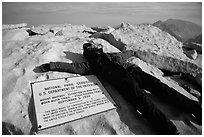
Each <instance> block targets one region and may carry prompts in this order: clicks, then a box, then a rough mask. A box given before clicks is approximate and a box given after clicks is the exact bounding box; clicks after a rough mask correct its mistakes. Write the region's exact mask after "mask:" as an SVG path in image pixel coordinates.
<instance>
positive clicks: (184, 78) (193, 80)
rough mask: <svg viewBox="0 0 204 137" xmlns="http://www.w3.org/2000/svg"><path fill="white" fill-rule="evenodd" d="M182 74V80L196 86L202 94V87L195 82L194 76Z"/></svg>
mask: <svg viewBox="0 0 204 137" xmlns="http://www.w3.org/2000/svg"><path fill="white" fill-rule="evenodd" d="M181 74H182V75H181V79H183V80H185V81H187V82H189V83H191V84H193V85H194V86H195V89H196V90H197V91H199V92H200V93H201V94H202V85H200V84H198V82H197V81H196V80H195V78H194V77H193V76H191V75H190V74H185V73H181Z"/></svg>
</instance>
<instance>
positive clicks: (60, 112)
mask: <svg viewBox="0 0 204 137" xmlns="http://www.w3.org/2000/svg"><path fill="white" fill-rule="evenodd" d="M30 85H31V89H32V92H33V97H34V103H35V110H36V117H37V123H38V129H39V130H41V129H45V128H48V127H51V126H55V125H58V124H62V123H65V122H69V121H73V120H77V119H80V118H84V117H87V116H90V115H93V114H97V113H100V112H103V111H107V110H111V109H114V108H116V105H115V102H114V101H113V99H112V98H111V96H110V95H109V94H108V92H107V91H106V89H105V88H104V87H103V85H102V84H101V82H100V81H99V80H98V78H97V77H96V76H94V75H89V76H79V77H71V78H60V79H54V80H48V81H40V82H31V84H30Z"/></svg>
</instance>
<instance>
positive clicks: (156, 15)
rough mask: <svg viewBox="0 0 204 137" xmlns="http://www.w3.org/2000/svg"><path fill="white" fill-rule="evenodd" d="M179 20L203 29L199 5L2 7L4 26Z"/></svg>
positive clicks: (88, 24) (130, 4)
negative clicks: (192, 23) (17, 24)
mask: <svg viewBox="0 0 204 137" xmlns="http://www.w3.org/2000/svg"><path fill="white" fill-rule="evenodd" d="M170 18H171V19H181V20H186V21H191V22H194V23H196V24H198V25H200V26H201V25H202V3H201V2H200V3H190V2H186V3H185V2H180V3H178V2H174V3H167V2H165V3H158V2H144V3H143V2H142V3H141V2H140V3H139V2H129V3H126V2H111V3H110V2H104V3H102V2H100V3H99V2H96V3H94V2H91V3H90V2H85V3H82V2H77V3H73V2H67V3H65V2H63V3H62V2H59V3H53V2H45V3H40V2H34V3H33V2H32V3H31V2H28V3H21V2H16V3H8V2H3V3H2V22H3V24H16V23H24V22H25V23H28V25H29V26H38V25H41V24H65V23H69V24H83V25H86V26H96V25H98V26H107V25H109V26H115V25H119V24H120V23H122V22H128V23H131V24H139V23H154V22H156V21H158V20H163V21H165V20H167V19H170Z"/></svg>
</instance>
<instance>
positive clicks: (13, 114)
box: [2, 24, 202, 135]
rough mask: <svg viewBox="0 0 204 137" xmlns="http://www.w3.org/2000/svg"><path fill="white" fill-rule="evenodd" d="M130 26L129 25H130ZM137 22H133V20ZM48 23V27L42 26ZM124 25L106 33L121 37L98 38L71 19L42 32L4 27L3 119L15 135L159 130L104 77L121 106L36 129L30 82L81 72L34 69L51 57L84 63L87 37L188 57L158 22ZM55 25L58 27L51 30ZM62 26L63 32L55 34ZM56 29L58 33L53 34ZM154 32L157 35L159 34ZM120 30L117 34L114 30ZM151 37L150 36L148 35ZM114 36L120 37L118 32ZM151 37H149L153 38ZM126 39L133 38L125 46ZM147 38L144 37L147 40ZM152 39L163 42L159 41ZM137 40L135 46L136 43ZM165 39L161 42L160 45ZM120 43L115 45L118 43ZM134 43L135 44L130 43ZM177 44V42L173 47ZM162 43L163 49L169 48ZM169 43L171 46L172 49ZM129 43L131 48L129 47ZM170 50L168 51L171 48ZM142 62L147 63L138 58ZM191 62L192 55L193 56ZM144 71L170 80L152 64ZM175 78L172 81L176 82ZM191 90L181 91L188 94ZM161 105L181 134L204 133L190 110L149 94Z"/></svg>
mask: <svg viewBox="0 0 204 137" xmlns="http://www.w3.org/2000/svg"><path fill="white" fill-rule="evenodd" d="M124 25H125V24H124ZM130 26H131V25H130ZM40 27H42V26H40ZM127 29H129V30H123V31H121V32H120V28H118V29H117V28H116V29H108V31H107V34H105V33H106V32H105V33H104V32H102V33H104V35H105V36H106V35H107V36H111V37H110V38H112V36H115V35H116V34H118V36H120V42H118V43H119V45H118V46H116V44H114V42H116V43H117V41H118V39H116V38H115V39H110V40H112V41H113V43H112V42H110V40H107V41H105V40H104V39H101V38H93V37H91V38H90V36H91V34H90V33H87V32H94V30H92V29H91V28H88V27H86V26H74V25H70V24H62V25H43V29H39V28H38V27H36V29H35V28H33V30H38V31H36V34H37V33H40V34H42V35H29V32H28V30H31V29H30V28H28V29H23V28H21V29H10V30H3V33H2V35H3V38H2V41H3V42H2V51H3V52H2V122H3V132H4V133H5V134H6V133H10V134H69V135H75V134H77V135H80V134H83V135H85V134H88V135H92V134H94V135H98V134H113V135H114V134H119V135H132V134H158V133H157V132H156V131H155V130H154V127H152V126H151V125H150V124H149V123H148V122H147V121H146V120H145V119H143V118H142V117H141V115H140V114H139V113H137V112H136V111H135V110H134V109H133V108H132V106H130V105H129V104H128V103H127V102H126V101H125V100H124V99H123V98H122V97H121V96H120V95H119V94H118V92H117V90H116V89H114V88H113V87H112V86H111V85H110V84H108V83H107V82H106V81H104V80H101V81H102V83H103V85H104V86H105V88H106V89H107V90H108V92H109V93H110V94H111V96H112V97H114V100H115V102H116V103H117V105H118V106H119V107H118V108H117V109H115V110H111V111H107V112H103V113H100V114H97V115H93V116H90V117H87V118H84V119H80V120H76V121H73V122H69V123H64V124H62V125H58V126H55V127H51V128H48V129H45V130H41V131H38V132H36V120H35V113H34V111H33V109H34V105H33V98H32V93H31V90H30V87H29V82H30V81H40V80H47V79H56V78H61V77H68V76H77V74H71V73H62V72H47V73H35V72H34V71H33V69H34V68H35V66H39V65H41V64H43V63H47V62H50V61H62V62H68V63H71V62H82V61H84V60H85V59H84V57H83V55H82V52H83V50H82V45H83V43H85V42H86V41H90V40H91V41H93V42H95V43H99V44H102V45H103V48H104V51H105V52H120V50H119V49H121V48H123V46H124V45H127V44H128V43H127V42H130V43H131V42H132V43H134V41H135V43H137V42H138V43H137V44H138V45H137V46H135V47H133V45H132V47H131V46H130V47H129V48H130V49H131V48H132V49H141V50H144V51H149V50H150V51H154V50H156V49H157V52H156V53H157V54H158V55H161V54H162V55H163V54H164V55H166V56H173V55H175V56H173V57H175V58H179V59H182V60H190V59H188V58H187V57H186V56H185V55H184V54H183V52H181V53H179V51H181V46H182V44H181V43H179V42H178V41H175V40H174V38H173V37H170V36H169V34H167V33H164V32H162V31H161V30H159V29H156V28H154V27H152V26H137V27H132V29H133V30H131V27H130V28H127ZM50 30H52V32H51V31H50ZM60 30H62V33H63V35H60V36H55V34H56V33H57V32H58V31H60ZM129 31H135V33H134V35H135V36H137V37H138V38H139V39H135V37H134V35H133V34H131V33H130V34H131V35H133V36H132V37H131V36H130V37H128V35H127V34H128V33H129ZM53 32H54V33H53ZM157 32H159V33H157ZM153 33H154V34H153ZM113 34H114V35H113ZM148 37H149V38H148ZM113 38H114V37H113ZM147 39H149V41H150V42H148V40H147ZM124 40H126V42H123V43H127V44H124V45H120V44H121V43H122V42H121V41H124ZM142 40H143V42H142ZM152 41H155V43H157V44H158V46H154V45H153V44H154V43H152ZM135 43H134V45H135ZM159 43H160V44H159ZM113 45H114V46H116V47H114V46H113ZM130 45H131V44H130ZM172 46H175V48H174V47H172ZM158 47H160V48H162V49H163V51H164V53H163V52H161V51H160V50H159V49H158ZM167 47H169V48H167ZM127 48H128V47H127ZM167 49H168V50H167ZM135 60H137V61H138V62H143V61H141V60H139V59H135ZM190 61H191V60H190ZM138 65H139V66H141V67H142V68H143V70H144V71H146V72H148V73H152V74H154V75H156V76H157V75H158V76H159V77H161V79H164V81H169V80H167V79H165V77H163V76H162V75H163V72H161V71H160V70H159V69H158V68H155V67H154V66H152V65H150V64H149V63H144V62H143V63H139V64H138ZM170 83H172V82H170ZM176 86H177V87H178V88H182V87H180V86H179V85H178V84H176ZM184 90H185V89H183V88H182V90H179V91H180V92H182V93H184V92H185V93H186V91H184ZM186 95H187V96H188V97H189V98H192V99H196V98H195V97H197V96H193V95H191V94H187V93H186ZM149 96H150V98H151V99H152V100H153V101H154V102H155V104H156V105H157V106H158V107H159V108H160V109H161V111H162V112H163V113H165V114H166V115H167V117H168V118H169V119H170V120H171V121H173V123H174V124H175V125H176V126H177V128H178V130H179V132H180V134H201V132H202V131H201V129H202V126H198V125H197V124H195V123H193V122H190V121H191V119H190V118H189V117H190V116H188V115H187V114H185V113H183V112H181V111H180V110H178V109H176V108H175V107H174V106H171V105H169V104H166V103H164V102H161V101H160V100H158V99H157V98H155V97H153V96H152V95H149Z"/></svg>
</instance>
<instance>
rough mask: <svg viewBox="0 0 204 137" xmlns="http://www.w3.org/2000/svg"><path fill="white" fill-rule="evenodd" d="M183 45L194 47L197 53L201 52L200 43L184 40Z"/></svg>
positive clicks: (188, 47)
mask: <svg viewBox="0 0 204 137" xmlns="http://www.w3.org/2000/svg"><path fill="white" fill-rule="evenodd" d="M183 47H184V48H186V49H195V50H196V51H197V52H198V53H200V54H202V44H198V43H194V42H186V43H184V45H183Z"/></svg>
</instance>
